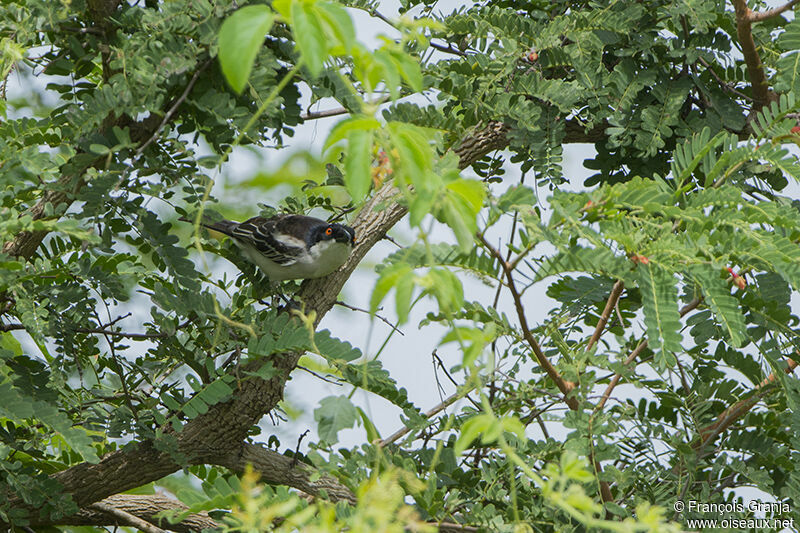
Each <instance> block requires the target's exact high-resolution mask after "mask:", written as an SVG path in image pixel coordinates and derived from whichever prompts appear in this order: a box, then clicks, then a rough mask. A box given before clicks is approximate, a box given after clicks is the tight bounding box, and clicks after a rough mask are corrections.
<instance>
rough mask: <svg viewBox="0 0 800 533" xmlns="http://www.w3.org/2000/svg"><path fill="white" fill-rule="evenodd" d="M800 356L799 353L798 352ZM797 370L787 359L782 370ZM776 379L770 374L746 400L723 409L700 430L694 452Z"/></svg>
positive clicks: (733, 419)
mask: <svg viewBox="0 0 800 533" xmlns="http://www.w3.org/2000/svg"><path fill="white" fill-rule="evenodd" d="M798 354H800V352H798ZM795 368H797V363H796V362H795V360H794V359H791V358H787V365H786V368H785V369H784V372H786V373H787V374H791V373H792V372H794V369H795ZM776 379H778V377H777V375H776V374H775V373H774V372H772V373H771V374H770V375H769V376H767V378H766V379H764V381H762V382H761V383H759V384H758V385H757V386H756V387H755V388H754V389H753V391H752V392H753V393H752V394H751V395H750V396H748V397H747V398H743V399H741V400H739V401H738V402H736V403H735V404H733V405H731V406H730V407H728V408H727V409H725V410H724V411H723V412H722V413H721V414H720V415H719V416H718V417H717V420H716V421H715V422H714V423H713V424H709V425H708V426H706V427H704V428H703V429H701V430H700V440H699V441H698V442H697V443H695V444H694V446H693V447H694V448H695V450H698V451H700V450H702V449H703V448H704V447H705V446H706V444H708V443H709V442H711V441H712V440H714V439H715V438H716V437H717V435H719V434H720V433H722V432H723V431H725V430H726V429H728V428H729V427H730V425H731V424H733V423H734V422H735V421H737V420H738V419H740V418H741V417H743V416H744V415H746V414H747V413H748V412H749V411H750V409H752V408H753V406H755V404H756V403H758V400H760V399H761V398H762V397H763V396H764V394H766V392H767V387H768V386H769V385H771V384H772V383H774V382H775V380H776Z"/></svg>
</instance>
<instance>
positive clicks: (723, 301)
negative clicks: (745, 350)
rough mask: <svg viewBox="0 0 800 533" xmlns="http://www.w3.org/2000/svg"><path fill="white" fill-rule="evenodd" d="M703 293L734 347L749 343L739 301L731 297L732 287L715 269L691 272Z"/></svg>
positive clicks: (700, 269)
mask: <svg viewBox="0 0 800 533" xmlns="http://www.w3.org/2000/svg"><path fill="white" fill-rule="evenodd" d="M691 274H692V276H693V277H694V278H695V280H697V283H698V284H699V285H700V288H701V289H702V291H703V296H704V297H705V302H706V303H707V304H708V306H709V307H710V308H711V311H712V312H713V313H714V317H715V318H716V319H717V323H718V324H719V325H720V326H721V327H722V330H723V331H724V332H725V335H726V336H727V338H728V339H729V342H730V343H731V345H732V346H734V347H736V348H741V347H742V346H744V345H746V344H747V343H748V338H747V330H746V327H745V323H744V316H742V312H741V310H740V306H739V300H737V299H736V298H734V297H733V296H731V293H730V287H729V286H728V285H727V284H726V282H725V281H724V280H723V279H720V277H719V274H718V273H717V272H716V271H715V270H714V269H705V268H697V269H693V270H692V271H691Z"/></svg>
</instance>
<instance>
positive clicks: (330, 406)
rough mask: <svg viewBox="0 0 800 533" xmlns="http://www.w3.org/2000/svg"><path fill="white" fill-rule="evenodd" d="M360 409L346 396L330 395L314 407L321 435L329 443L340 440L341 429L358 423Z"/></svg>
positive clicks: (315, 418)
mask: <svg viewBox="0 0 800 533" xmlns="http://www.w3.org/2000/svg"><path fill="white" fill-rule="evenodd" d="M357 418H358V411H357V410H356V407H355V406H354V405H353V404H352V402H351V401H350V400H348V399H347V397H346V396H328V397H327V398H323V399H322V400H321V401H320V402H319V407H317V408H316V409H314V420H316V421H317V424H318V432H319V437H320V439H322V440H323V441H325V442H327V443H328V444H335V443H336V442H338V440H339V438H338V434H339V430H342V429H345V428H351V427H353V425H354V424H355V423H356V419H357Z"/></svg>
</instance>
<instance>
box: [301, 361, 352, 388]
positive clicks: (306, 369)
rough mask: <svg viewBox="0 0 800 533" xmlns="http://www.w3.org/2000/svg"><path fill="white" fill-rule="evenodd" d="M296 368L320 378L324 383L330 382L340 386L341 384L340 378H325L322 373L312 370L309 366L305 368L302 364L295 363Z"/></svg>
mask: <svg viewBox="0 0 800 533" xmlns="http://www.w3.org/2000/svg"><path fill="white" fill-rule="evenodd" d="M297 368H299V369H300V370H305V371H306V372H308V373H309V374H311V375H312V376H314V377H317V378H319V379H321V380H322V381H324V382H326V383H330V384H331V385H338V386H340V387H341V386H342V383H341V380H333V379H330V378H326V377H325V376H322V375H320V374H318V373H316V372H314V371H313V370H311V369H310V368H306V367H304V366H302V365H297Z"/></svg>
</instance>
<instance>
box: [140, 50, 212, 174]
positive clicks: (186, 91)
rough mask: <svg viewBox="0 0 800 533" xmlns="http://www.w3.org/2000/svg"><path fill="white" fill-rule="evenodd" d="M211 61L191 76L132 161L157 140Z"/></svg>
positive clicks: (208, 60) (207, 61)
mask: <svg viewBox="0 0 800 533" xmlns="http://www.w3.org/2000/svg"><path fill="white" fill-rule="evenodd" d="M213 60H214V58H209V59H207V60H206V62H205V63H203V65H202V66H201V67H200V68H199V69H197V71H195V73H194V75H192V78H191V79H190V80H189V83H188V84H186V88H185V89H184V90H183V92H182V93H181V95H180V96H179V97H178V99H177V100H175V103H174V104H172V106H171V107H170V108H169V109H168V110H167V113H166V114H165V115H164V118H163V119H162V120H161V123H160V124H159V125H158V127H157V128H156V131H155V132H154V133H153V135H151V136H150V138H149V139H147V140H146V141H145V142H144V144H142V145H141V146H140V147H139V148H138V149H137V150H136V153H135V154H134V159H135V158H137V157H139V156H140V155H142V153H143V152H144V151H145V149H146V148H147V147H148V146H150V143H152V142H153V141H155V140H156V139H157V138H158V136H159V134H160V133H161V130H162V129H163V128H164V126H166V125H167V123H168V122H169V121H170V119H172V115H174V114H175V112H176V111H178V108H179V107H180V106H181V104H182V103H183V102H184V101H185V100H186V98H187V97H188V96H189V93H190V92H192V88H193V87H194V84H195V83H197V78H199V77H200V74H202V73H203V71H204V70H205V69H206V68H207V67H208V65H210V64H211V62H212V61H213Z"/></svg>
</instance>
